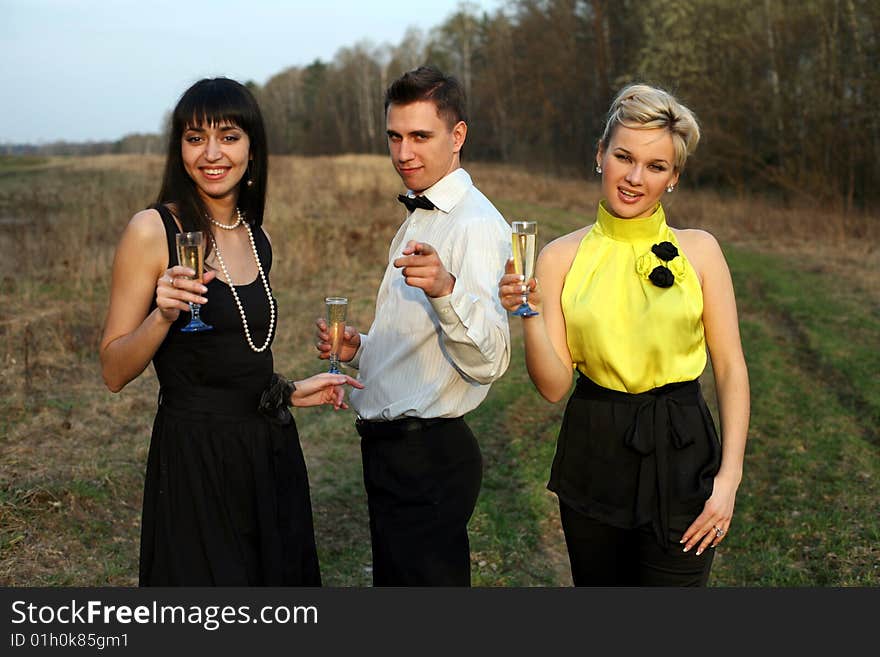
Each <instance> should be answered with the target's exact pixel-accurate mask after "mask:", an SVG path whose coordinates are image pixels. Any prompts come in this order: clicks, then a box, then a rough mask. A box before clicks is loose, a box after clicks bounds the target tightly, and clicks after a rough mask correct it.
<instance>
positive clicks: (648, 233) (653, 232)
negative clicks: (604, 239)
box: [596, 200, 666, 242]
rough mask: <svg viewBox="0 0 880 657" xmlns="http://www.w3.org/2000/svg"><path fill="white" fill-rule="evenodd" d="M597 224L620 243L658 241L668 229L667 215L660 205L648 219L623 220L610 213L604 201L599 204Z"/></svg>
mask: <svg viewBox="0 0 880 657" xmlns="http://www.w3.org/2000/svg"><path fill="white" fill-rule="evenodd" d="M596 222H597V223H598V224H599V227H600V228H601V230H602V232H603V233H605V234H606V235H607V236H608V237H610V238H611V239H614V240H618V241H620V242H633V241H639V240H652V239H656V238H657V236H658V235H660V234H661V233H662V232H663V231H664V229H665V228H666V213H665V212H664V211H663V206H662V205H660V203H658V204H657V207H656V208H655V209H654V212H652V213H651V214H650V215H649V216H647V217H640V218H638V219H621V218H619V217H615V216H614V215H613V214H611V212H609V211H608V206H607V204H606V202H605V201H604V200H602V201H600V202H599V208H598V210H597V211H596Z"/></svg>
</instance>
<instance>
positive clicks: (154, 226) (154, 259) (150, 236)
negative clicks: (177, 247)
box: [118, 209, 168, 269]
mask: <svg viewBox="0 0 880 657" xmlns="http://www.w3.org/2000/svg"><path fill="white" fill-rule="evenodd" d="M118 253H119V254H121V255H124V256H137V260H139V261H145V262H146V263H148V265H149V266H150V267H153V266H159V267H161V269H165V264H166V263H167V260H168V246H167V240H166V237H165V226H164V224H163V223H162V217H160V216H159V213H158V212H157V211H156V210H153V209H149V210H141V211H140V212H137V213H135V214H134V216H132V218H131V219H130V220H129V222H128V225H127V226H126V227H125V230H124V231H123V233H122V238H121V239H120V242H119V249H118Z"/></svg>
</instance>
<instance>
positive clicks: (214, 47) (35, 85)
mask: <svg viewBox="0 0 880 657" xmlns="http://www.w3.org/2000/svg"><path fill="white" fill-rule="evenodd" d="M503 4H504V2H503V0H480V1H479V2H470V3H462V2H459V1H458V0H444V1H441V2H426V1H416V2H404V1H403V0H379V1H378V2H376V3H371V4H370V5H369V6H367V5H365V4H363V3H359V2H357V0H337V1H335V2H332V3H326V4H323V5H317V6H316V5H315V4H314V3H311V2H301V1H296V2H279V1H278V0H255V2H252V3H251V4H250V5H248V7H247V10H246V11H244V10H242V6H241V5H240V3H234V2H232V1H231V0H214V2H212V3H210V4H209V3H207V2H199V1H191V2H189V3H187V4H186V6H185V7H184V9H183V10H181V5H180V3H178V2H173V1H172V0H159V1H157V2H152V3H150V6H149V7H147V6H143V3H140V2H137V1H136V0H119V1H118V2H114V3H113V4H112V5H111V6H107V3H102V2H100V0H79V1H78V2H74V3H71V2H66V1H65V0H0V8H2V11H3V13H4V18H5V21H4V23H3V25H2V26H0V57H2V59H3V60H4V61H6V62H19V66H17V67H13V66H6V67H4V68H3V69H2V70H0V86H2V88H3V89H5V90H7V92H8V93H9V96H8V98H14V99H16V102H15V103H9V102H7V104H6V106H5V107H4V121H3V124H2V126H0V146H6V147H10V146H33V147H40V146H47V145H51V144H56V143H60V142H66V143H70V144H87V143H113V142H118V141H120V140H121V139H123V138H125V137H128V136H131V135H154V134H160V133H161V126H162V121H163V119H164V116H165V114H166V113H167V112H169V111H171V109H173V107H174V104H175V103H176V102H177V100H178V98H179V97H180V95H181V94H182V93H183V92H184V91H185V90H186V89H187V88H188V87H189V86H190V85H191V84H192V83H194V82H195V81H197V80H199V79H201V78H203V77H217V76H226V77H230V78H233V79H236V80H239V81H240V82H242V83H245V82H254V83H256V84H259V85H261V86H262V85H264V84H266V82H267V81H268V80H269V79H271V78H272V77H273V76H274V75H277V74H278V73H281V72H282V71H284V70H285V69H288V68H291V67H303V66H308V65H309V64H311V63H313V62H315V61H317V60H320V61H322V62H325V63H329V62H332V61H333V59H334V58H335V57H336V55H337V53H338V52H339V51H340V50H341V49H343V48H347V47H352V46H355V45H357V44H359V43H369V44H371V45H372V47H376V48H379V47H382V46H384V45H398V44H399V43H400V41H401V40H402V38H403V36H404V34H405V33H406V32H407V31H408V30H410V29H413V28H415V29H418V30H420V31H421V32H422V33H423V34H424V35H427V34H428V33H429V32H430V30H431V29H433V28H436V27H437V26H439V25H441V24H442V23H443V22H444V21H445V20H446V19H447V18H448V17H449V16H450V15H452V14H453V13H455V12H456V11H458V10H459V9H460V8H461V7H462V6H468V7H469V8H470V9H472V10H476V11H479V12H488V13H492V12H494V11H495V10H497V9H500V8H501V6H502V5H503ZM168 17H173V18H171V19H169V18H168ZM206 17H207V18H206ZM227 22H229V23H230V24H231V25H232V27H231V28H229V27H227ZM291 44H295V45H291ZM145 90H146V91H148V92H150V93H149V94H148V95H147V94H146V92H145Z"/></svg>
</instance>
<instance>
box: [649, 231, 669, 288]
mask: <svg viewBox="0 0 880 657" xmlns="http://www.w3.org/2000/svg"><path fill="white" fill-rule="evenodd" d="M666 244H669V242H666ZM655 248H656V247H655ZM672 248H673V249H674V248H675V247H674V246H673V247H672ZM657 257H658V258H659V257H660V256H657ZM648 278H649V279H650V280H651V282H652V283H653V284H654V285H656V286H657V287H672V284H673V283H674V282H675V276H674V275H673V274H672V272H671V271H669V267H666V266H664V265H657V266H656V267H654V269H653V270H651V273H650V274H648Z"/></svg>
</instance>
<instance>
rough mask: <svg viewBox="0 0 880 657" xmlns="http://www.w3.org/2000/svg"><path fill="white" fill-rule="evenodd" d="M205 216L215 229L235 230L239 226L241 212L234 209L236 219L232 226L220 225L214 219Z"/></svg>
mask: <svg viewBox="0 0 880 657" xmlns="http://www.w3.org/2000/svg"><path fill="white" fill-rule="evenodd" d="M206 216H207V217H208V221H210V222H211V223H212V224H214V225H215V226H217V228H222V229H223V230H235V229H236V228H238V227H239V226H241V221H242V218H241V210H239V209H238V208H235V216H236V217H237V219H236V220H235V223H232V224H224V223H220V222H219V221H217V220H216V219H214V217H211V216H210V215H206Z"/></svg>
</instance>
